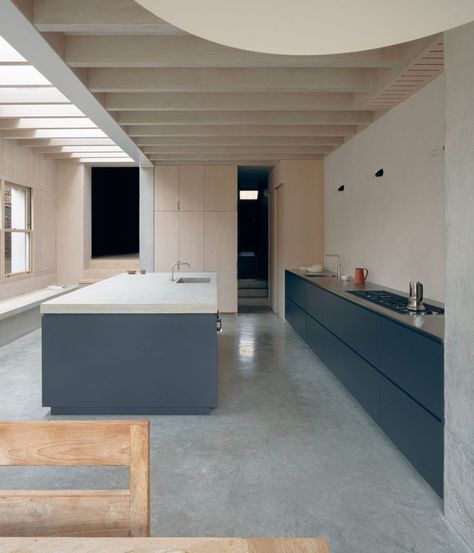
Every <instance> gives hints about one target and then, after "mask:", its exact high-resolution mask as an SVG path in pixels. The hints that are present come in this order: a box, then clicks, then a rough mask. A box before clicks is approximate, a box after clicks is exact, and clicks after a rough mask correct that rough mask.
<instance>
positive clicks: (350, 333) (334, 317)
mask: <svg viewBox="0 0 474 553" xmlns="http://www.w3.org/2000/svg"><path fill="white" fill-rule="evenodd" d="M379 319H380V317H379V316H378V315H375V314H374V313H371V312H370V311H368V310H367V309H364V308H363V307H359V306H358V305H354V304H353V303H352V302H350V301H347V300H344V299H342V298H340V297H338V296H336V295H335V294H331V293H330V292H326V291H324V290H323V291H322V320H321V322H322V324H323V325H324V326H325V327H326V328H328V329H329V330H330V331H331V332H333V333H334V334H335V335H336V336H337V337H338V338H340V339H341V340H342V341H343V342H345V343H346V344H347V345H349V346H350V347H351V348H353V349H354V350H355V351H356V352H357V353H359V354H360V355H362V357H364V358H365V359H367V361H369V362H370V363H373V364H374V366H377V363H376V361H377V343H376V333H377V324H378V320H379Z"/></svg>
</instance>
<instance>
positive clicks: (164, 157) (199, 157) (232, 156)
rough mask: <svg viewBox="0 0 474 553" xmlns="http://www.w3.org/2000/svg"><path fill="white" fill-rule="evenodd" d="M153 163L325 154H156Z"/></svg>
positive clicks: (227, 161)
mask: <svg viewBox="0 0 474 553" xmlns="http://www.w3.org/2000/svg"><path fill="white" fill-rule="evenodd" d="M150 159H151V160H152V161H173V162H176V163H177V164H179V163H181V161H194V163H201V162H202V163H206V162H207V161H222V162H226V163H230V162H231V161H234V160H238V159H245V160H246V161H263V160H272V161H279V160H280V159H324V154H278V153H276V154H263V155H260V154H258V153H257V154H243V155H242V156H239V154H238V153H236V154H209V155H203V154H199V155H196V156H192V155H190V154H189V155H177V154H170V155H167V154H163V155H157V154H154V155H153V156H150Z"/></svg>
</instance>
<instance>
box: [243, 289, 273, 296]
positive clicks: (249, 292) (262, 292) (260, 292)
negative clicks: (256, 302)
mask: <svg viewBox="0 0 474 553" xmlns="http://www.w3.org/2000/svg"><path fill="white" fill-rule="evenodd" d="M267 296H268V290H267V288H239V298H266V297H267Z"/></svg>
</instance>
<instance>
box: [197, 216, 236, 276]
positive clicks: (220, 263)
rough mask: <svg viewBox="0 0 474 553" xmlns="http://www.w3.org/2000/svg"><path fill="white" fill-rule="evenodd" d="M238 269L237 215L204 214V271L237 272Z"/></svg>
mask: <svg viewBox="0 0 474 553" xmlns="http://www.w3.org/2000/svg"><path fill="white" fill-rule="evenodd" d="M236 267H237V213H236V212H235V211H211V212H206V213H204V270H205V271H235V270H236Z"/></svg>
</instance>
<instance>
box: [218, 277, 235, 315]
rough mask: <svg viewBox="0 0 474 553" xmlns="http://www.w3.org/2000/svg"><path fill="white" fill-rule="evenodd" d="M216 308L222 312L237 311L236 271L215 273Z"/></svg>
mask: <svg viewBox="0 0 474 553" xmlns="http://www.w3.org/2000/svg"><path fill="white" fill-rule="evenodd" d="M217 308H218V309H219V311H221V312H222V313H236V312H237V272H236V271H225V272H220V273H218V274H217Z"/></svg>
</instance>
